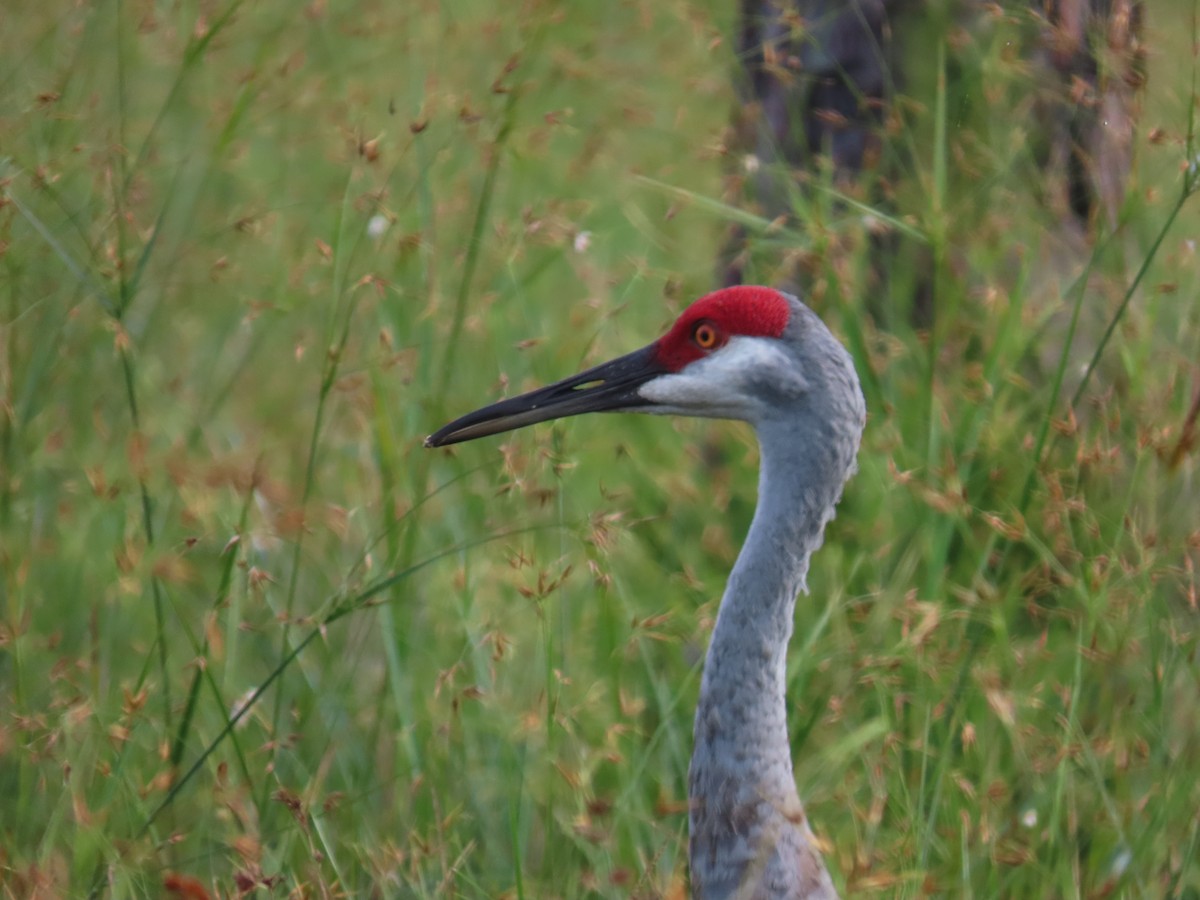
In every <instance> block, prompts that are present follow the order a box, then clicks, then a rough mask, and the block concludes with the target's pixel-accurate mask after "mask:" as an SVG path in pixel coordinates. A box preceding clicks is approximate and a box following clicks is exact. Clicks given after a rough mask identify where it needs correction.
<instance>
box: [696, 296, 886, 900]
mask: <svg viewBox="0 0 1200 900" xmlns="http://www.w3.org/2000/svg"><path fill="white" fill-rule="evenodd" d="M794 302H795V304H796V308H797V315H795V316H794V318H793V319H792V320H791V322H790V323H789V324H788V328H787V330H786V332H785V334H784V336H783V339H782V340H781V341H780V344H781V346H782V347H784V348H785V350H786V353H785V354H784V356H783V358H782V359H780V360H779V362H778V365H779V368H778V369H777V370H776V371H771V370H760V371H759V372H758V373H756V379H755V382H754V383H753V385H752V386H751V390H754V391H755V392H756V393H758V394H759V396H760V398H761V400H762V401H763V402H761V403H759V404H755V405H754V406H752V407H751V408H750V410H749V412H750V415H747V416H746V417H745V418H747V420H748V421H750V423H751V424H752V425H754V427H755V431H756V432H757V435H758V441H759V446H760V448H761V457H762V461H761V470H760V475H759V505H758V509H757V511H756V512H755V515H754V521H753V523H752V524H751V526H750V533H749V535H748V536H747V538H746V542H745V545H744V546H743V548H742V552H741V554H740V555H739V556H738V560H737V563H736V564H735V565H734V567H733V572H732V573H731V575H730V577H729V583H728V586H727V587H726V589H725V595H724V597H723V598H722V600H721V607H720V611H719V613H718V615H717V624H716V628H715V629H714V631H713V636H712V643H711V644H710V646H709V649H708V656H707V659H706V660H705V664H704V675H703V680H702V682H701V688H700V702H699V706H698V707H697V710H696V725H695V747H694V749H693V751H692V765H691V773H690V778H689V794H690V798H691V848H690V850H691V852H690V856H691V872H692V890H693V893H694V895H695V896H696V897H697V898H703V900H715V898H732V897H738V898H756V900H757V898H763V900H766V898H782V897H790V898H795V897H806V898H832V897H836V893H835V891H834V889H833V884H832V882H831V881H830V878H829V874H828V872H827V871H826V869H825V865H824V863H823V862H822V860H821V857H820V854H819V853H818V851H817V850H816V848H815V847H814V843H813V837H812V833H811V832H810V831H809V828H808V823H807V821H806V819H805V815H804V809H803V807H802V806H801V803H800V799H799V797H798V796H797V794H796V786H795V781H794V779H793V777H792V758H791V750H790V747H789V745H788V732H787V704H786V698H785V695H784V688H785V674H786V663H787V646H788V640H789V638H790V637H791V634H792V612H793V610H794V608H795V603H796V595H797V593H798V592H799V591H800V590H802V589H804V587H805V583H804V581H805V574H806V573H807V571H808V562H809V558H810V557H811V556H812V554H813V552H814V551H816V549H817V548H818V547H819V546H820V544H821V539H822V535H823V532H824V529H825V524H826V523H827V522H828V521H829V520H830V519H831V518H832V517H833V510H834V506H835V504H836V503H837V501H838V498H839V497H840V496H841V492H842V485H843V484H844V483H845V481H846V479H847V478H848V477H849V475H850V474H851V473H852V472H853V470H854V459H855V455H856V453H857V451H858V444H859V439H860V437H861V435H862V430H863V424H864V419H865V405H864V402H863V397H862V391H861V389H860V387H859V382H858V377H857V376H856V375H855V372H854V366H853V363H852V362H851V360H850V356H849V354H847V353H846V351H845V350H844V349H843V348H842V346H841V344H839V343H838V342H837V340H836V339H835V338H834V337H833V335H832V334H830V333H829V330H828V329H827V328H826V327H825V325H824V324H823V323H822V322H821V321H820V320H819V319H818V318H817V317H816V316H815V315H813V313H811V312H810V311H809V310H808V309H807V307H804V306H803V305H802V304H800V303H799V302H798V301H794Z"/></svg>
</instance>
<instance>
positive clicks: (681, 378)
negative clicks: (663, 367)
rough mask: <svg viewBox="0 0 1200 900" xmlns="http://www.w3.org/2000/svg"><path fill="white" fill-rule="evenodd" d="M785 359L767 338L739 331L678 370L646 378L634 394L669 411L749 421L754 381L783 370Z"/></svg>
mask: <svg viewBox="0 0 1200 900" xmlns="http://www.w3.org/2000/svg"><path fill="white" fill-rule="evenodd" d="M788 363H789V360H788V359H787V358H786V356H785V355H784V354H783V353H782V351H781V350H780V349H779V348H778V347H776V346H775V344H774V342H773V341H772V340H771V339H769V338H759V337H745V336H742V335H739V336H736V337H732V338H730V339H729V343H728V344H726V345H725V346H724V347H722V348H721V349H720V350H718V351H716V352H715V353H713V354H711V355H709V356H705V357H703V358H701V359H698V360H696V361H695V362H694V363H691V364H689V365H687V366H685V367H684V368H683V370H682V371H679V372H676V373H674V374H672V375H662V376H660V377H658V378H655V379H653V380H652V381H648V382H646V383H645V384H644V385H642V386H641V387H640V388H639V389H638V393H639V394H641V396H642V397H644V398H645V399H646V400H649V401H650V402H651V403H655V404H659V405H661V406H664V407H668V408H669V410H670V411H679V412H681V413H686V414H690V415H694V416H696V415H698V416H714V417H721V418H734V419H747V420H751V421H753V420H754V419H755V418H756V417H757V412H758V410H759V409H760V406H761V403H762V400H761V398H760V397H759V396H757V395H758V393H759V392H758V391H755V390H754V386H755V384H756V383H758V384H760V385H761V383H762V382H763V381H764V380H767V379H771V378H772V377H773V376H777V375H778V373H779V372H781V371H786V368H789V366H788Z"/></svg>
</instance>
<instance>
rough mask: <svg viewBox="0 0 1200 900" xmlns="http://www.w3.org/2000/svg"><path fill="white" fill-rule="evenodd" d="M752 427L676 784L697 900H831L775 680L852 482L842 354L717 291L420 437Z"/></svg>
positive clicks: (848, 375)
mask: <svg viewBox="0 0 1200 900" xmlns="http://www.w3.org/2000/svg"><path fill="white" fill-rule="evenodd" d="M602 411H630V412H648V413H659V414H680V415H692V416H703V417H709V418H732V419H741V420H743V421H747V422H749V423H750V424H751V425H752V426H753V427H754V429H755V433H756V435H757V437H758V441H759V447H760V451H761V452H760V456H761V462H760V472H759V502H758V507H757V509H756V510H755V514H754V519H753V521H752V523H751V525H750V531H749V534H748V535H747V538H746V542H745V544H744V545H743V547H742V551H741V553H740V554H739V556H738V559H737V562H736V563H735V565H734V567H733V571H732V572H731V574H730V576H729V582H728V584H727V586H726V589H725V593H724V596H723V597H722V600H721V605H720V608H719V610H718V613H717V621H716V625H715V627H714V629H713V634H712V640H711V642H710V644H709V648H708V653H707V655H706V658H705V663H704V673H703V676H702V679H701V687H700V698H699V702H698V705H697V709H696V720H695V730H694V747H693V751H692V762H691V769H690V772H689V776H688V799H689V826H690V829H689V834H690V838H689V861H690V867H691V887H692V893H693V896H694V897H696V898H698V900H727V898H729V900H732V898H739V900H781V898H808V900H833V898H836V896H837V894H836V891H835V890H834V887H833V883H832V881H831V879H830V877H829V873H828V871H827V869H826V868H825V864H824V862H823V861H822V859H821V855H820V853H819V851H818V849H817V847H816V842H815V839H814V837H813V834H812V832H811V830H810V828H809V825H808V821H807V818H806V816H805V813H804V808H803V806H802V804H801V802H800V798H799V796H798V794H797V792H796V785H795V779H794V777H793V774H792V758H791V749H790V746H789V744H788V731H787V702H786V696H785V689H786V667H787V647H788V642H789V640H790V639H791V634H792V620H793V612H794V610H795V603H796V596H797V594H798V593H799V592H800V591H802V590H804V589H805V576H806V574H807V571H808V563H809V559H810V558H811V556H812V554H813V553H814V552H815V551H816V550H817V548H818V547H819V546H820V544H821V541H822V537H823V534H824V530H825V525H826V524H827V523H828V521H829V520H830V519H831V518H832V517H833V512H834V508H835V506H836V504H837V502H838V500H839V498H840V497H841V492H842V486H843V484H844V483H845V481H846V479H847V478H848V477H849V476H850V474H851V473H852V472H853V471H854V466H855V462H854V461H855V457H856V455H857V452H858V445H859V441H860V439H861V436H862V430H863V426H864V423H865V418H866V406H865V402H864V400H863V396H862V391H861V388H860V386H859V381H858V376H857V375H856V373H855V371H854V364H853V362H852V360H851V358H850V355H849V354H848V353H847V352H846V350H845V348H844V347H842V345H841V344H840V343H839V342H838V341H837V339H836V338H835V337H834V336H833V335H832V334H831V333H830V332H829V330H828V329H827V328H826V327H825V325H824V323H822V322H821V320H820V319H819V318H818V317H817V316H816V315H815V314H814V313H813V312H812V311H811V310H809V309H808V307H806V306H805V305H804V304H803V303H801V302H800V301H799V300H797V299H796V298H794V297H791V296H789V295H787V294H784V293H782V292H779V291H775V290H772V289H770V288H758V287H735V288H726V289H724V290H721V291H717V292H715V293H713V294H709V295H708V296H706V297H703V298H701V299H700V300H697V301H696V302H695V303H693V304H692V305H691V306H690V307H688V309H687V310H685V311H684V313H683V314H682V315H681V316H680V317H679V319H678V320H677V321H676V322H675V324H674V325H673V326H672V327H671V329H670V330H669V331H668V332H667V334H665V335H664V336H663V337H662V338H660V339H659V340H658V341H655V342H654V343H653V344H650V345H649V346H647V347H645V348H643V349H641V350H638V351H635V352H633V353H630V354H628V355H626V356H623V357H619V358H618V359H615V360H613V361H611V362H609V363H605V364H603V365H600V366H596V367H594V368H592V369H589V370H587V371H585V372H582V373H580V374H579V375H575V376H572V377H571V378H567V379H564V380H563V381H560V382H557V383H556V384H552V385H550V386H548V387H545V388H540V389H538V390H535V391H531V392H529V393H527V394H522V395H521V396H519V397H513V398H511V399H508V400H502V401H500V402H498V403H495V404H492V405H491V406H488V407H484V408H483V409H480V410H477V411H476V412H473V413H469V414H468V415H466V416H463V417H462V418H460V419H457V420H455V421H454V422H451V423H450V424H449V425H447V426H445V427H444V428H442V429H440V430H439V431H437V432H435V433H434V434H432V435H430V436H429V437H428V438H427V439H426V445H427V446H434V447H436V446H443V445H445V444H451V443H457V442H459V441H465V440H472V439H475V438H479V437H484V436H486V435H490V434H496V433H499V432H502V431H507V430H510V429H513V428H519V427H522V426H525V425H530V424H533V423H535V422H541V421H545V420H547V419H553V418H561V417H563V416H570V415H578V414H581V413H585V412H602Z"/></svg>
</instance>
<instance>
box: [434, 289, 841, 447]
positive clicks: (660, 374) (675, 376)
mask: <svg viewBox="0 0 1200 900" xmlns="http://www.w3.org/2000/svg"><path fill="white" fill-rule="evenodd" d="M830 376H833V379H834V380H833V382H830V381H829V378H830ZM814 384H828V387H829V390H826V391H814V390H812V387H813V385H814ZM838 387H841V388H843V389H844V391H849V392H850V393H851V394H853V395H854V397H857V404H856V405H857V408H858V409H859V410H860V412H859V418H860V419H861V409H862V398H861V393H860V392H859V389H858V379H857V377H856V376H855V375H854V367H853V364H852V363H851V361H850V357H849V354H847V353H846V351H845V349H844V348H843V347H842V346H841V344H839V343H838V342H837V340H836V339H835V338H834V337H833V335H832V334H830V333H829V331H828V329H826V327H825V325H824V324H823V323H822V322H821V320H820V319H818V318H817V317H816V315H814V314H813V313H812V312H811V311H810V310H809V309H808V307H806V306H805V305H804V304H803V303H801V302H800V301H799V300H797V299H796V298H794V297H791V296H789V295H788V294H784V293H782V292H780V291H776V290H773V289H772V288H765V287H731V288H725V289H724V290H719V291H716V292H714V293H711V294H708V295H707V296H705V297H701V298H700V299H699V300H697V301H696V302H695V303H693V304H692V305H691V306H689V307H688V308H687V309H686V310H684V312H683V313H682V315H680V316H679V318H678V319H677V320H676V321H675V323H674V324H673V325H672V326H671V328H670V329H669V330H668V331H667V333H666V334H664V335H663V336H662V337H661V338H659V339H658V340H657V341H655V342H654V343H652V344H650V345H649V346H646V347H643V348H642V349H641V350H635V351H634V352H633V353H629V354H627V355H625V356H621V357H618V358H617V359H614V360H611V361H609V362H607V363H603V364H601V365H598V366H595V367H593V368H591V369H588V370H587V371H585V372H580V373H579V374H578V375H573V376H571V377H570V378H566V379H563V380H562V381H559V382H556V383H555V384H551V385H548V386H547V387H543V388H539V389H537V390H534V391H530V392H529V393H526V394H521V395H520V396H517V397H511V398H509V399H507V400H501V401H500V402H499V403H494V404H492V405H490V406H486V407H484V408H483V409H479V410H476V411H475V412H472V413H468V414H467V415H465V416H463V417H461V418H459V419H456V420H455V421H453V422H451V423H450V424H448V425H446V426H445V427H443V428H441V429H439V430H438V431H436V432H434V433H433V434H431V435H430V436H429V437H427V438H426V439H425V446H427V447H441V446H445V445H447V444H457V443H459V442H461V441H469V440H473V439H475V438H480V437H486V436H488V435H492V434H498V433H500V432H504V431H511V430H512V429H514V428H521V427H524V426H525V425H532V424H534V423H535V422H544V421H546V420H548V419H560V418H564V417H566V416H575V415H580V414H581V413H588V412H610V411H627V412H647V413H659V414H672V413H673V414H679V415H688V416H702V417H706V418H722V419H741V420H744V421H748V422H751V423H752V424H755V425H758V424H760V423H762V422H763V421H765V420H769V419H771V418H772V417H775V416H780V415H788V414H789V413H791V414H794V412H795V409H796V407H797V405H798V404H799V405H801V406H804V405H805V404H808V405H812V401H813V400H814V397H815V398H816V399H817V400H820V399H830V398H829V396H827V395H829V394H830V393H831V392H833V393H836V392H837V388H838ZM817 395H821V396H817ZM852 399H853V398H852ZM852 405H854V404H852Z"/></svg>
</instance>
